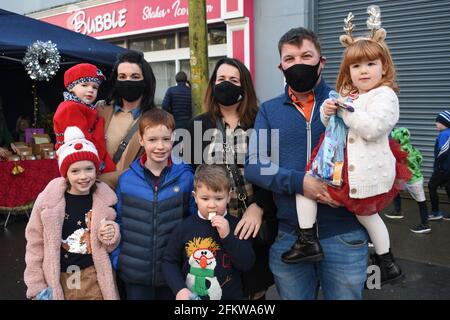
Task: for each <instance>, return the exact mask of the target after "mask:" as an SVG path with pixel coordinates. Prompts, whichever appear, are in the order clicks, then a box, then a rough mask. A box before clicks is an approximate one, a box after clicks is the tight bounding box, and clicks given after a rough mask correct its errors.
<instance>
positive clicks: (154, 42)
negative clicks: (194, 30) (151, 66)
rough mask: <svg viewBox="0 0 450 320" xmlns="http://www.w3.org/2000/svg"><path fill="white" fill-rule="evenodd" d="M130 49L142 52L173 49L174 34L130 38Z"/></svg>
mask: <svg viewBox="0 0 450 320" xmlns="http://www.w3.org/2000/svg"><path fill="white" fill-rule="evenodd" d="M130 49H132V50H137V51H142V52H149V51H159V50H168V49H175V34H167V35H162V36H155V37H146V38H136V39H130Z"/></svg>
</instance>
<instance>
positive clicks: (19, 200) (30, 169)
mask: <svg viewBox="0 0 450 320" xmlns="http://www.w3.org/2000/svg"><path fill="white" fill-rule="evenodd" d="M15 165H19V166H20V167H22V168H23V169H24V171H23V172H22V173H20V174H16V175H14V174H13V169H14V166H15ZM16 171H17V170H16ZM57 177H59V169H58V162H57V160H55V159H45V160H23V161H0V209H1V210H2V211H6V212H8V216H7V218H6V221H5V225H4V226H5V227H6V225H7V224H8V219H9V217H10V215H11V213H13V212H17V211H21V210H23V208H24V207H27V206H28V207H31V204H32V203H33V202H34V200H36V198H37V196H38V195H39V193H41V192H42V191H43V190H44V188H45V187H46V186H47V184H48V183H49V182H50V181H51V180H52V179H54V178H57Z"/></svg>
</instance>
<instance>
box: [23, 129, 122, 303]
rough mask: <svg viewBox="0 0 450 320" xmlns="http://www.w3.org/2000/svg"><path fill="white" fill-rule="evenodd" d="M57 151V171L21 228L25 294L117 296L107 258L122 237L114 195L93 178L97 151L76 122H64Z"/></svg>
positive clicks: (75, 297)
mask: <svg viewBox="0 0 450 320" xmlns="http://www.w3.org/2000/svg"><path fill="white" fill-rule="evenodd" d="M57 155H58V165H59V171H60V173H61V177H59V178H56V179H53V180H52V181H50V182H49V184H48V185H47V186H46V187H45V189H44V191H42V192H41V193H40V194H39V196H38V198H37V200H36V202H35V203H34V206H33V211H32V212H31V216H30V221H29V222H28V224H27V227H26V229H25V238H26V239H27V245H26V252H25V263H26V267H25V272H24V281H25V284H26V286H27V293H26V295H27V298H29V299H41V296H42V295H45V296H46V300H117V299H119V294H118V292H117V287H116V283H115V279H114V274H113V270H112V267H111V261H110V259H109V253H110V252H111V251H112V250H114V249H115V248H116V247H117V245H118V244H119V241H120V231H119V225H118V224H117V223H116V222H114V219H115V218H116V212H115V211H114V209H113V208H112V206H113V205H114V204H116V202H117V197H116V195H115V193H114V191H113V190H111V189H110V188H109V187H108V186H107V185H106V184H105V183H103V182H98V181H96V176H97V173H98V168H99V165H100V159H99V157H98V152H97V150H96V149H95V146H94V144H93V143H92V142H91V141H89V140H87V139H85V137H84V134H83V132H82V131H81V130H80V129H79V128H77V127H67V128H66V130H65V132H64V144H62V145H60V147H59V148H58V151H57ZM75 272H76V274H74V273H75ZM76 275H77V276H78V277H77V278H74V276H76ZM75 279H78V280H79V282H78V283H77V281H75ZM44 293H45V294H44Z"/></svg>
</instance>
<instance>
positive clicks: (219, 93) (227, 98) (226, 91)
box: [214, 81, 244, 107]
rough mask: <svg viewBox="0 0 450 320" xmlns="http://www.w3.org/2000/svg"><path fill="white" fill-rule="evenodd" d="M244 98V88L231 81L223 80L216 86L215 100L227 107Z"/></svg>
mask: <svg viewBox="0 0 450 320" xmlns="http://www.w3.org/2000/svg"><path fill="white" fill-rule="evenodd" d="M243 98H244V89H242V87H239V86H237V85H235V84H233V83H231V82H230V81H223V82H221V83H219V84H216V85H215V87H214V101H215V102H217V103H220V104H221V105H223V106H225V107H229V106H232V105H233V104H236V103H238V102H239V101H241V100H242V99H243Z"/></svg>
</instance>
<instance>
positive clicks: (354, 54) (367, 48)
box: [336, 39, 400, 96]
mask: <svg viewBox="0 0 450 320" xmlns="http://www.w3.org/2000/svg"><path fill="white" fill-rule="evenodd" d="M377 59H380V60H381V63H382V68H383V73H384V74H383V76H382V78H381V81H380V82H379V83H378V84H377V86H376V87H379V86H388V87H391V88H392V89H393V90H394V91H395V92H397V93H398V92H399V90H400V89H399V86H398V84H397V81H396V72H395V66H394V62H393V61H392V57H391V53H390V51H389V48H388V47H387V45H386V43H385V42H384V41H382V42H376V41H374V40H371V39H360V40H357V41H355V42H354V43H352V44H351V45H350V46H348V47H347V48H346V49H345V51H344V54H343V58H342V62H341V66H340V69H339V74H338V77H337V79H336V89H337V90H338V91H339V93H340V94H341V95H342V96H347V95H348V94H349V93H350V92H352V91H357V90H358V89H357V88H356V87H355V86H354V85H353V83H352V78H351V76H350V65H352V64H355V63H359V62H361V61H363V60H369V61H372V60H377Z"/></svg>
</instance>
